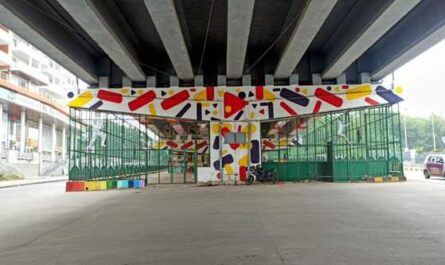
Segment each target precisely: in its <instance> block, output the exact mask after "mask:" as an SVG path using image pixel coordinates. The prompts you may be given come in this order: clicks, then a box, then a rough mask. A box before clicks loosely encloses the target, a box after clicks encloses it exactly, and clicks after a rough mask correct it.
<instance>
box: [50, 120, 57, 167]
mask: <svg viewBox="0 0 445 265" xmlns="http://www.w3.org/2000/svg"><path fill="white" fill-rule="evenodd" d="M56 137H57V133H56V123H55V122H53V128H52V137H51V140H52V144H51V160H52V161H53V162H55V161H56V143H57V142H56V140H57V139H56Z"/></svg>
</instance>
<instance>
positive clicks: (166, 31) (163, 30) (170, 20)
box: [144, 0, 194, 80]
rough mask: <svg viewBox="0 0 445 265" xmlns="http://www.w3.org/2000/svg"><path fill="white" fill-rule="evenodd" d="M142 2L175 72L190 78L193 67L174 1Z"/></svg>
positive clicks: (145, 0) (154, 0)
mask: <svg viewBox="0 0 445 265" xmlns="http://www.w3.org/2000/svg"><path fill="white" fill-rule="evenodd" d="M144 3H145V6H146V7H147V10H148V13H149V14H150V17H151V19H152V20H153V23H154V24H155V27H156V30H157V31H158V34H159V37H160V38H161V40H162V43H163V44H164V47H165V50H166V51H167V54H168V56H169V57H170V60H171V62H172V64H173V67H174V68H175V70H176V74H177V75H178V77H179V78H180V79H182V80H192V79H193V78H194V74H193V67H192V63H191V61H190V56H189V53H188V49H187V45H186V43H185V40H184V34H183V32H182V29H181V24H180V23H179V19H178V14H177V12H176V8H175V3H174V1H173V0H163V1H157V0H144Z"/></svg>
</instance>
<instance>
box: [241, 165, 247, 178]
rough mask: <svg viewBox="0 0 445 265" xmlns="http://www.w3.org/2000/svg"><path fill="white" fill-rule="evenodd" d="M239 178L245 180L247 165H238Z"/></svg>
mask: <svg viewBox="0 0 445 265" xmlns="http://www.w3.org/2000/svg"><path fill="white" fill-rule="evenodd" d="M239 180H240V181H246V180H247V167H245V166H241V167H239Z"/></svg>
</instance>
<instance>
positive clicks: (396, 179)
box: [391, 177, 400, 182]
mask: <svg viewBox="0 0 445 265" xmlns="http://www.w3.org/2000/svg"><path fill="white" fill-rule="evenodd" d="M391 181H392V182H399V181H400V179H399V177H391Z"/></svg>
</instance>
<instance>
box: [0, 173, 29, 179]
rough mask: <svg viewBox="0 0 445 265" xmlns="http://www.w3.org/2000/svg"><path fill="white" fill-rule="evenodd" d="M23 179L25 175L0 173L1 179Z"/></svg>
mask: <svg viewBox="0 0 445 265" xmlns="http://www.w3.org/2000/svg"><path fill="white" fill-rule="evenodd" d="M20 179H23V177H20V176H17V175H14V174H0V181H5V180H20Z"/></svg>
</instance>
